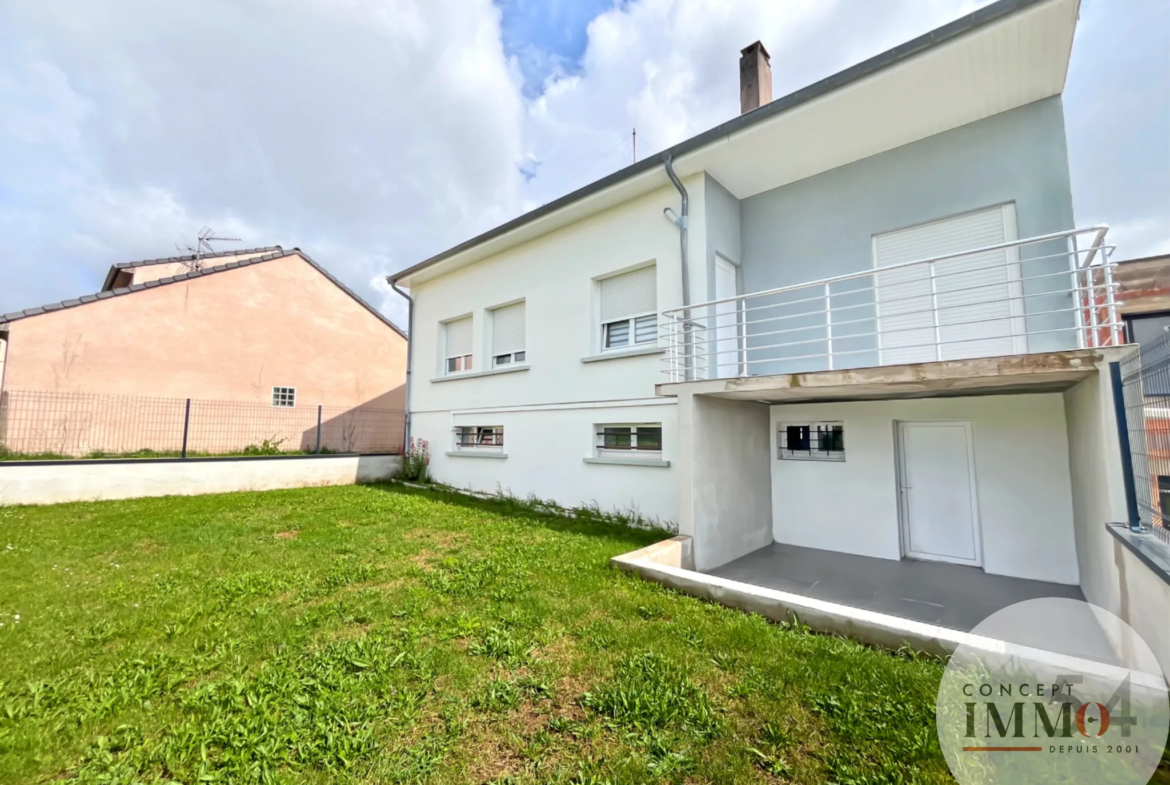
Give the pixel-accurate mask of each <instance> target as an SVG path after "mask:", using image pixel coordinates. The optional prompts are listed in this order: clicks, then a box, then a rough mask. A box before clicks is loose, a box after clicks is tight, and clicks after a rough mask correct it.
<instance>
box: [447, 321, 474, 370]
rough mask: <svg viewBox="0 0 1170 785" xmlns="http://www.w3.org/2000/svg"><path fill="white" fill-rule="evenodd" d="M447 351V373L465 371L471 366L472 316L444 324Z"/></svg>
mask: <svg viewBox="0 0 1170 785" xmlns="http://www.w3.org/2000/svg"><path fill="white" fill-rule="evenodd" d="M443 333H444V343H445V345H446V352H445V356H444V364H443V369H444V372H445V373H449V374H450V373H463V372H465V371H470V370H471V369H472V366H471V317H470V316H465V317H463V318H462V319H455V320H454V321H450V322H446V323H445V324H444V325H443Z"/></svg>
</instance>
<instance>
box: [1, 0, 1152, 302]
mask: <svg viewBox="0 0 1170 785" xmlns="http://www.w3.org/2000/svg"><path fill="white" fill-rule="evenodd" d="M986 2H988V0H578V1H577V2H569V0H544V1H543V2H538V0H347V1H346V2H343V3H339V2H333V0H281V2H280V3H279V4H277V3H275V2H273V0H199V2H195V0H175V2H168V3H158V2H157V1H156V0H105V2H102V3H94V2H92V0H53V2H51V3H47V2H44V0H4V2H0V106H3V107H4V111H3V112H0V232H3V237H4V239H5V247H4V252H3V254H2V255H0V313H4V312H7V311H13V310H18V309H22V308H27V307H32V306H35V305H40V304H43V303H47V302H53V301H56V300H61V299H66V298H71V297H77V296H79V295H81V294H85V293H89V292H93V291H96V290H97V289H98V288H99V287H100V285H101V281H102V279H103V277H104V274H105V271H106V270H107V269H108V267H109V265H110V264H112V263H114V262H117V261H125V260H132V259H140V258H152V257H158V256H165V255H171V254H174V253H176V245H178V246H185V245H187V244H190V243H191V242H193V240H194V237H195V234H196V233H197V232H198V231H199V229H200V228H201V227H202V226H204V225H209V226H211V227H213V228H214V229H216V230H217V231H218V232H219V233H220V234H223V235H229V236H235V237H242V238H244V242H243V245H245V246H249V247H252V246H263V245H276V244H280V245H283V246H285V247H290V246H300V247H302V248H305V249H306V250H307V251H309V252H310V253H311V254H312V255H313V257H314V258H315V259H317V260H318V261H320V262H321V263H323V264H324V265H325V266H327V267H328V268H329V269H330V270H332V271H333V272H334V273H335V274H336V275H338V276H339V277H340V278H341V279H342V280H344V281H345V282H346V283H347V284H349V285H350V286H352V287H353V288H354V289H355V290H357V291H358V292H360V293H361V294H362V295H363V296H365V297H367V299H369V300H370V301H371V302H373V303H374V304H375V305H377V306H379V307H381V308H382V309H383V310H384V311H385V312H386V313H388V314H389V315H390V316H391V317H392V318H395V319H398V320H399V321H402V320H404V318H405V312H404V307H403V304H402V302H401V300H400V299H399V298H398V297H397V296H396V295H395V294H393V293H392V292H390V291H388V289H387V288H386V286H385V284H384V281H383V278H384V276H385V275H386V274H388V273H391V272H394V271H396V270H399V269H402V268H404V267H407V266H409V265H411V264H414V263H416V262H418V261H420V260H422V259H425V258H427V257H428V256H430V255H432V254H434V253H436V252H439V251H442V250H443V249H445V248H447V247H450V246H452V245H455V244H457V243H459V242H461V241H463V240H466V239H467V238H469V237H472V236H474V235H475V234H477V233H479V232H481V231H484V230H486V229H488V228H491V227H492V226H494V225H497V224H499V223H501V222H503V221H505V220H507V219H509V218H511V217H514V216H515V215H518V214H520V213H522V212H524V211H526V210H529V209H532V208H533V207H535V206H537V205H540V204H542V203H544V202H547V201H550V200H551V199H554V198H556V197H557V196H560V195H561V194H564V193H566V192H567V191H569V190H571V189H572V188H575V187H579V186H581V185H584V184H586V183H587V182H589V181H591V180H594V179H597V178H599V177H602V176H604V175H606V174H608V173H609V172H611V171H614V170H615V169H617V168H619V167H621V166H623V165H625V164H627V163H629V161H630V160H631V150H630V129H631V128H632V127H635V126H636V127H637V129H638V148H639V156H640V157H644V156H646V155H649V154H651V153H653V152H655V151H657V150H661V149H663V148H665V147H667V146H669V145H671V144H673V143H676V142H678V141H681V140H682V139H685V138H687V137H689V136H692V135H694V134H696V133H699V132H701V131H703V130H705V129H707V128H710V127H712V126H714V125H716V124H718V123H719V122H722V121H723V120H726V119H728V118H730V117H733V116H734V115H735V114H736V113H737V112H738V97H737V79H738V74H737V61H738V52H739V49H740V48H741V47H742V46H745V45H746V44H748V43H750V42H751V41H753V40H755V39H757V38H758V39H761V40H763V41H764V43H765V45H766V46H767V47H768V49H769V51H770V52H771V53H772V64H773V71H774V84H775V94H776V95H777V96H780V95H783V94H786V93H788V92H791V91H792V90H795V89H798V88H800V87H802V86H804V85H806V84H809V83H811V82H813V81H816V80H817V79H820V78H822V77H825V76H827V75H829V74H832V73H834V72H836V71H838V70H840V69H843V68H846V67H848V66H850V65H852V64H853V63H856V62H858V61H860V60H862V59H864V58H865V57H868V56H871V55H873V54H876V53H878V52H881V51H883V50H885V49H888V48H890V47H892V46H894V45H896V44H899V43H901V42H903V41H906V40H909V39H910V38H913V37H914V36H916V35H919V34H922V33H924V32H927V31H929V30H931V29H933V28H935V27H937V26H939V25H941V24H944V23H946V22H948V21H950V20H952V19H955V18H957V17H958V16H961V15H962V14H964V13H968V12H970V11H971V10H973V9H974V8H977V7H979V6H980V5H984V4H986ZM591 25H592V26H591ZM1167 41H1170V2H1168V1H1167V0H1083V2H1082V4H1081V20H1080V24H1079V27H1078V32H1077V40H1076V44H1075V46H1074V51H1073V57H1072V62H1071V66H1070V71H1069V77H1068V83H1067V87H1066V92H1065V98H1064V103H1065V114H1066V125H1067V134H1068V142H1069V155H1070V169H1071V172H1072V177H1073V190H1074V206H1075V210H1076V217H1077V222H1078V224H1081V225H1085V224H1089V223H1095V222H1100V221H1104V222H1108V223H1110V224H1111V225H1112V226H1113V227H1114V231H1113V233H1112V236H1113V237H1114V239H1115V241H1116V242H1117V244H1118V255H1119V256H1120V257H1121V258H1130V257H1134V256H1140V255H1144V254H1152V253H1155V252H1160V251H1170V47H1168V46H1167V45H1166V42H1167Z"/></svg>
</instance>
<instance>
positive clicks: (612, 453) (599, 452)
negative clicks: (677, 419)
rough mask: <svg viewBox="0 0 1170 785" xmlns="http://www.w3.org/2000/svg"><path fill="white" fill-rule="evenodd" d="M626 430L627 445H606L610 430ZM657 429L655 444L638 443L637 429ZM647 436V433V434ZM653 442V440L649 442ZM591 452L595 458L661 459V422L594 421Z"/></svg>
mask: <svg viewBox="0 0 1170 785" xmlns="http://www.w3.org/2000/svg"><path fill="white" fill-rule="evenodd" d="M618 430H626V431H628V432H629V433H628V437H629V442H630V444H629V446H607V445H606V443H605V442H606V437H607V436H609V435H610V433H609V432H610V431H618ZM640 430H645V431H651V432H653V431H657V433H658V439H657V446H642V445H640V444H638V440H639V433H638V432H639V431H640ZM647 436H649V434H647ZM651 444H653V442H651ZM593 454H594V457H596V458H610V459H613V458H622V459H629V460H647V461H658V460H662V423H660V422H638V423H610V422H606V423H595V424H594V425H593Z"/></svg>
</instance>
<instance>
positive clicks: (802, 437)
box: [776, 422, 845, 461]
mask: <svg viewBox="0 0 1170 785" xmlns="http://www.w3.org/2000/svg"><path fill="white" fill-rule="evenodd" d="M776 457H777V458H779V459H780V460H788V461H843V460H845V425H844V423H841V422H813V423H781V424H780V425H779V426H777V428H776Z"/></svg>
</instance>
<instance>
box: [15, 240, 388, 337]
mask: <svg viewBox="0 0 1170 785" xmlns="http://www.w3.org/2000/svg"><path fill="white" fill-rule="evenodd" d="M272 247H273V248H274V249H275V250H273V251H271V252H270V253H265V254H261V255H260V256H252V257H249V258H247V259H234V260H232V261H230V262H225V263H224V264H219V265H215V266H214V267H204V268H203V269H201V270H191V271H189V272H186V273H183V274H181V275H172V276H167V277H165V278H159V279H157V280H154V281H146V282H144V283H136V284H133V285H132V286H122V287H119V288H117V289H110V288H103V289H102V291H100V292H98V293H97V294H87V295H83V296H81V297H77V298H75V299H72V300H62V301H61V302H56V303H50V304H48V305H42V306H40V307H38V308H26V309H25V310H23V311H16V312H14V313H6V314H3V315H0V330H3V329H4V328H5V327H7V326H8V324H10V323H11V322H15V321H17V320H18V319H25V318H28V317H30V316H39V315H41V314H44V313H52V312H53V311H61V310H64V309H66V308H77V307H79V306H82V305H88V304H89V303H93V302H97V301H98V300H108V299H110V298H111V297H122V296H125V295H128V294H133V293H134V292H140V291H142V290H143V289H155V288H157V287H159V286H167V285H169V284H173V283H178V282H179V281H188V280H194V279H196V278H203V277H205V276H208V275H215V274H216V273H222V272H226V271H228V270H235V269H237V268H239V267H249V266H251V265H254V264H263V263H264V262H269V261H272V260H273V259H284V258H285V257H289V256H299V257H300V258H301V259H304V260H305V261H306V262H308V263H309V264H310V265H312V266H313V267H314V268H315V269H316V270H317V272H319V273H321V274H322V275H324V276H325V277H326V278H328V279H329V280H330V281H332V282H333V284H334V285H336V286H337V287H338V288H339V289H341V290H342V291H343V292H345V293H346V294H348V295H349V296H350V297H352V298H353V299H354V300H356V301H357V303H358V304H359V305H361V306H362V307H363V308H365V309H366V310H367V311H369V312H370V313H372V314H373V315H374V316H376V317H378V319H379V320H381V321H382V323H384V324H385V325H386V326H387V327H389V328H390V329H392V330H393V331H394V332H396V333H398V334H399V335H400V336H402V337H403V338H406V337H407V335H406V333H404V332H403V331H402V330H401V329H399V327H398V325H396V324H394V322H392V321H390V320H389V319H388V318H386V317H385V316H383V315H382V314H381V313H380V312H379V311H378V309H376V308H374V306H372V305H370V304H369V303H368V302H366V301H365V300H363V299H362V298H361V297H360V296H359V295H358V294H357V292H355V291H354V290H352V289H350V288H349V287H348V286H346V285H345V284H343V283H342V282H341V281H339V280H338V279H337V278H336V277H334V275H333V274H332V273H330V272H329V271H328V270H326V269H325V268H324V267H322V266H321V265H319V264H317V262H315V261H313V259H312V258H311V257H310V256H309V255H308V254H307V253H305V252H304V251H302V250H301V249H300V248H293V249H291V250H288V251H286V250H284V249H283V248H281V247H280V246H279V245H277V246H272ZM263 250H267V249H264V248H257V249H252V250H250V251H229V252H223V253H218V254H214V256H220V257H222V256H232V255H238V254H242V253H253V252H255V251H263ZM211 256H213V254H204V255H203V258H204V259H207V258H209V257H211ZM194 258H195V257H193V256H175V257H170V258H167V259H147V260H143V261H140V262H123V263H122V264H121V265H114V266H113V268H111V275H113V274H115V273H116V272H117V271H118V270H120V269H125V268H128V267H142V266H145V265H149V264H165V263H170V262H180V261H191V260H193V259H194ZM110 279H111V276H107V277H106V280H107V281H110Z"/></svg>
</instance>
